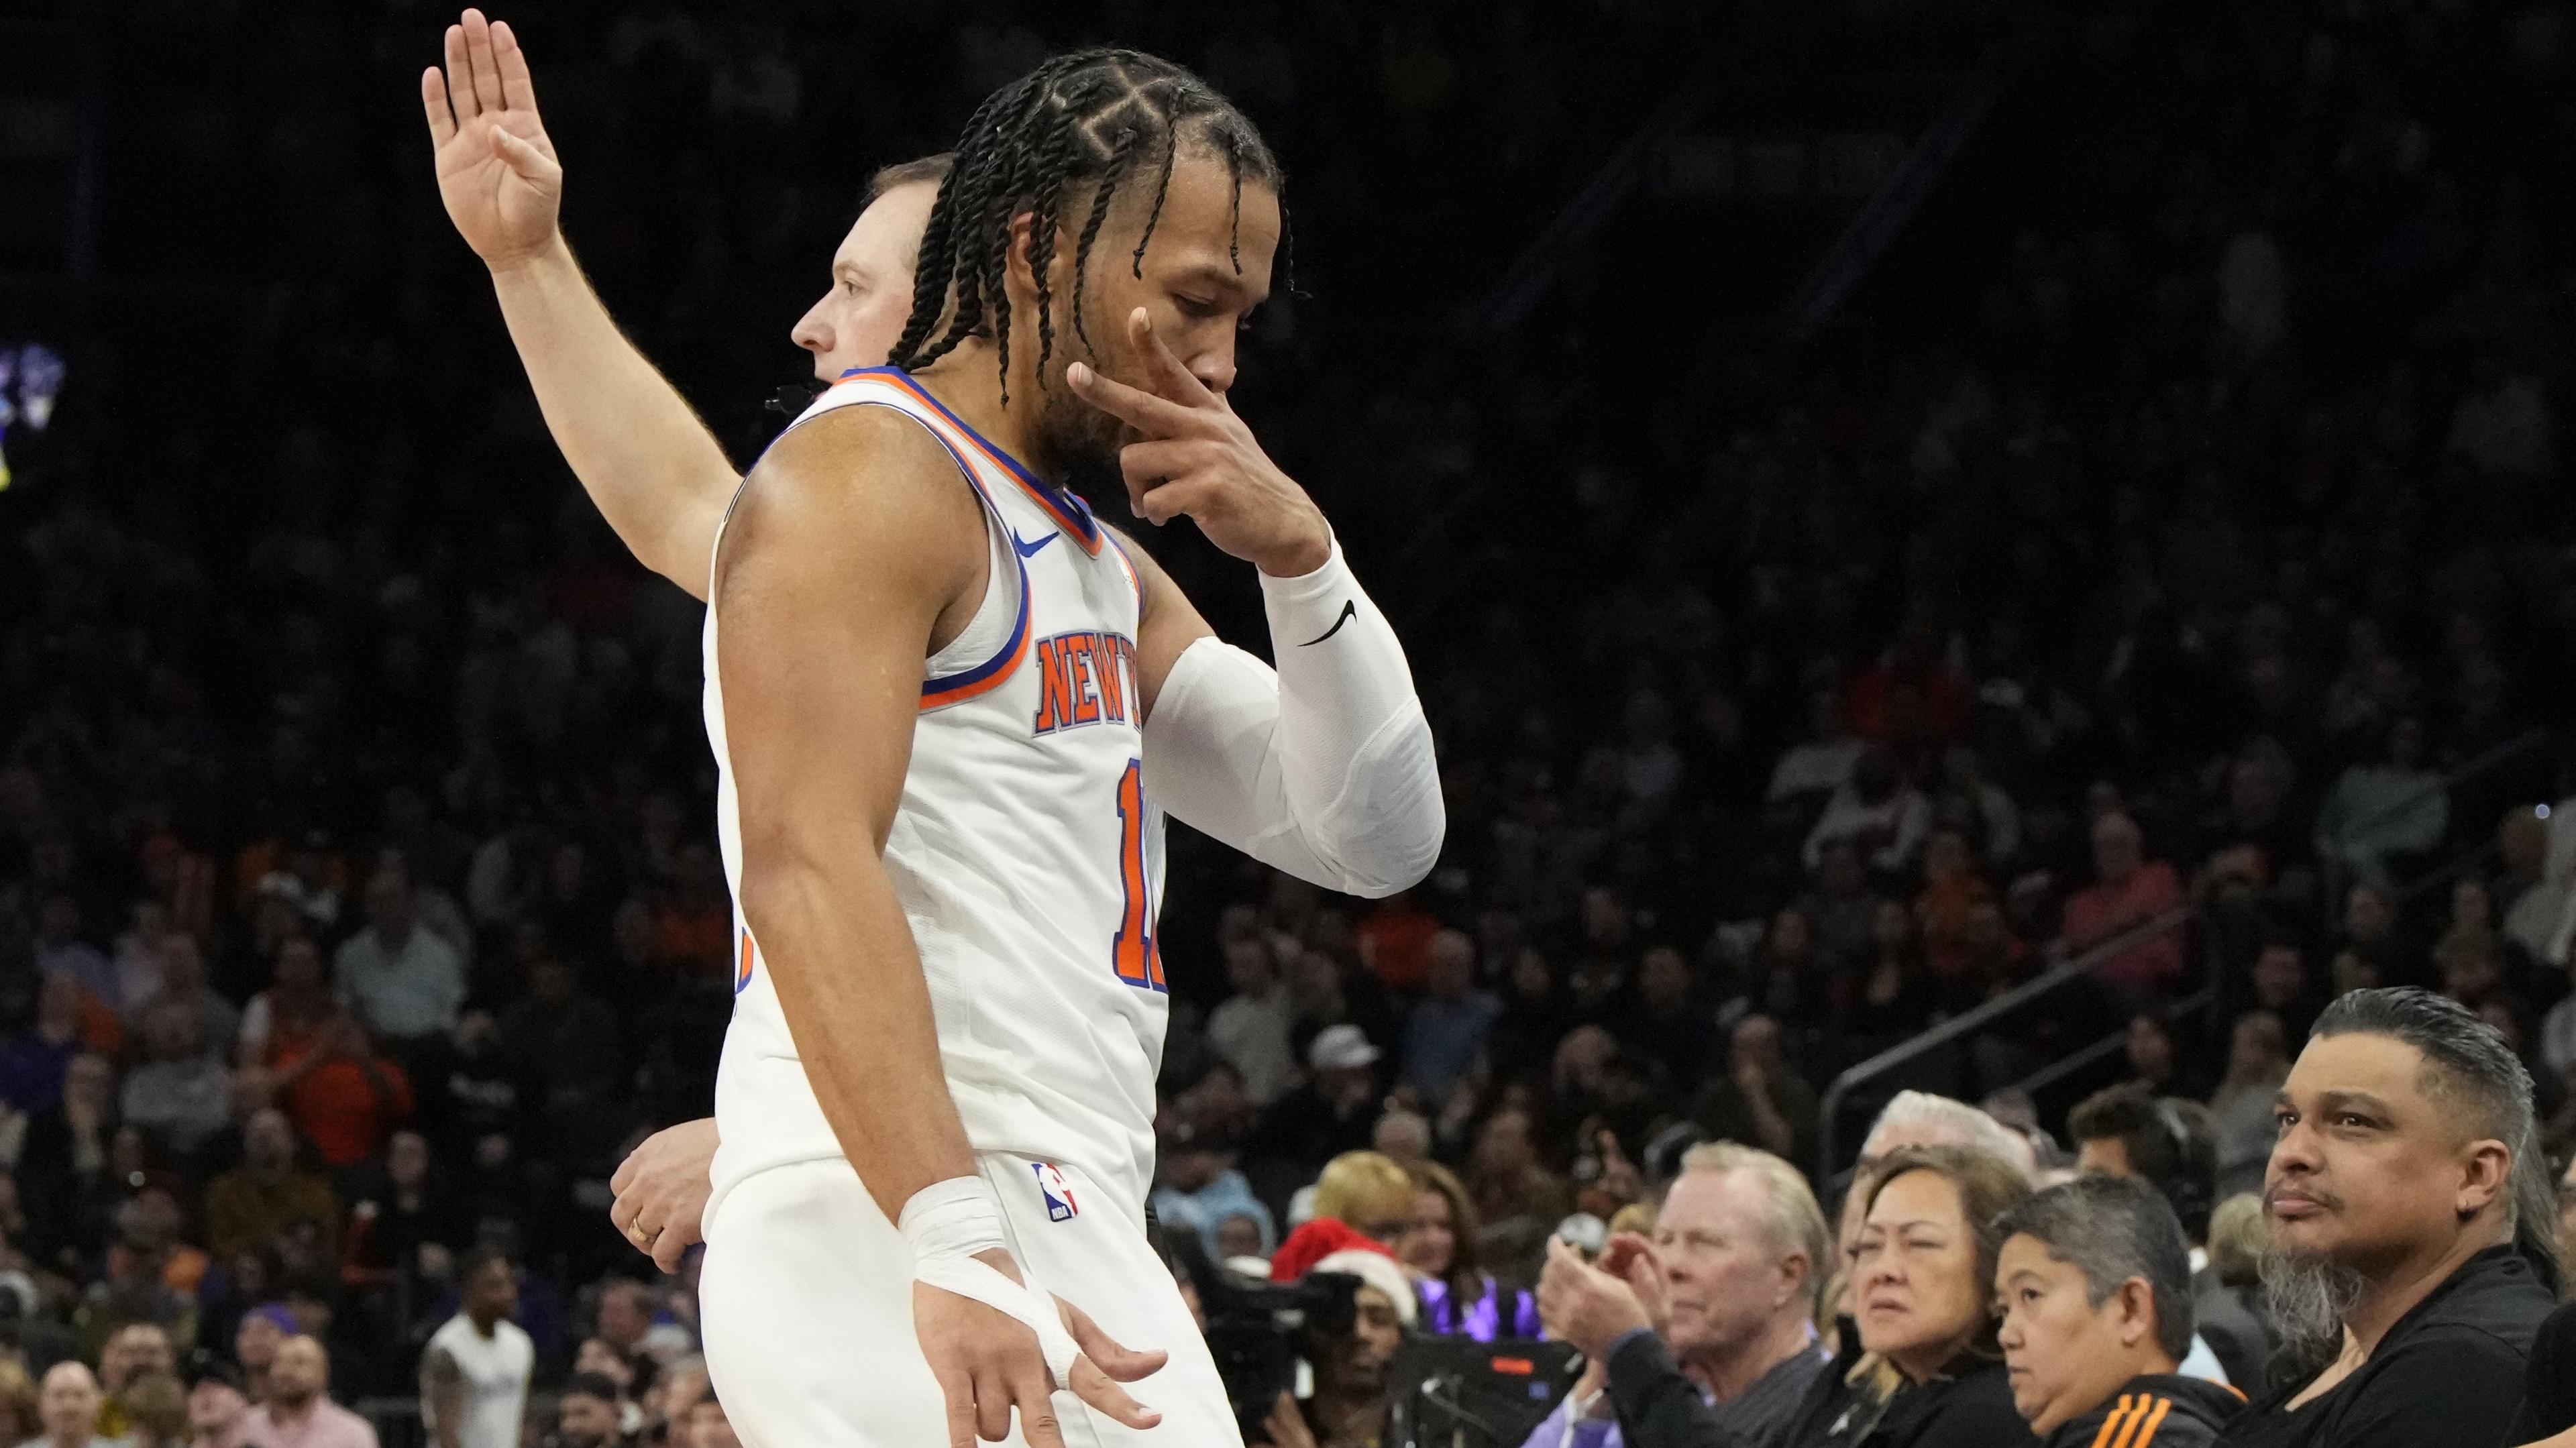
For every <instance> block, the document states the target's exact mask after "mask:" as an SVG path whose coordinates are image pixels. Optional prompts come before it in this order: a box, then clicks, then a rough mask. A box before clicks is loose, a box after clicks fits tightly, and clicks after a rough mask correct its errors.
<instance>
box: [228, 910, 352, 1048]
mask: <svg viewBox="0 0 2576 1448" xmlns="http://www.w3.org/2000/svg"><path fill="white" fill-rule="evenodd" d="M339 1012H340V1005H339V1002H338V1001H337V1000H335V999H334V998H333V997H332V994H331V990H330V986H329V984H328V983H327V982H325V981H324V979H323V973H322V951H321V948H320V947H318V946H316V945H315V944H314V943H313V937H311V936H309V935H306V934H304V933H303V932H302V931H300V930H299V931H297V932H296V933H294V934H291V935H288V936H286V937H285V938H284V939H282V940H280V941H279V942H278V944H277V948H276V951H275V955H274V965H273V966H272V974H271V977H270V982H269V987H268V989H266V990H264V991H261V992H260V993H259V994H257V995H255V996H252V997H251V998H250V1004H249V1005H247V1006H245V1007H243V1008H242V1017H241V1037H240V1044H239V1047H238V1055H237V1057H236V1061H235V1064H237V1065H239V1066H240V1067H242V1068H243V1069H244V1070H248V1069H249V1068H251V1067H253V1066H258V1067H264V1068H266V1069H268V1070H271V1071H282V1070H284V1069H286V1068H287V1066H288V1065H290V1064H292V1063H293V1062H294V1061H295V1060H297V1059H298V1058H300V1057H301V1056H303V1055H304V1054H305V1053H307V1052H309V1051H310V1050H311V1049H312V1048H313V1045H314V1043H315V1042H316V1041H318V1040H319V1039H320V1038H321V1035H322V1031H323V1028H324V1027H325V1026H328V1025H329V1024H330V1023H331V1021H332V1019H333V1018H334V1017H335V1016H337V1015H338V1014H339Z"/></svg>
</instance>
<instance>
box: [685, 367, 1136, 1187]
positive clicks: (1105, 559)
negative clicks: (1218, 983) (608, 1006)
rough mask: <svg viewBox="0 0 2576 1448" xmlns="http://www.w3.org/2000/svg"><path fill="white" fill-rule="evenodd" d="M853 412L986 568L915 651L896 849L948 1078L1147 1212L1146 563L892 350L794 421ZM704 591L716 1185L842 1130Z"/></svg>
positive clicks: (1034, 1151)
mask: <svg viewBox="0 0 2576 1448" xmlns="http://www.w3.org/2000/svg"><path fill="white" fill-rule="evenodd" d="M844 407H887V408H892V409H894V410H895V411H897V412H901V413H903V414H904V415H905V416H907V417H910V418H912V419H913V420H914V421H915V422H917V423H919V424H920V425H921V426H922V427H923V428H924V429H926V430H927V431H928V432H929V433H930V435H931V436H932V437H933V438H935V439H936V440H937V441H938V442H939V444H940V445H941V446H942V447H943V448H945V449H946V450H947V452H948V454H949V456H950V457H951V458H952V459H954V460H955V462H956V464H957V467H958V469H959V470H960V471H961V472H962V473H964V475H965V480H966V483H967V484H968V485H970V486H972V487H973V488H974V490H975V493H976V495H977V497H978V498H979V499H980V500H981V502H982V505H983V508H984V514H985V519H986V522H987V525H988V528H987V532H988V546H989V549H990V553H991V558H992V563H991V577H990V582H989V583H987V585H986V586H985V590H984V598H983V601H982V603H981V605H980V606H979V607H978V609H977V610H976V613H975V615H974V617H973V619H972V620H971V621H970V622H969V623H968V624H967V626H966V628H965V629H964V631H962V632H961V633H960V634H959V635H958V636H957V637H956V638H955V639H954V640H952V641H951V642H950V643H949V644H948V645H947V646H946V647H944V648H941V649H939V650H938V651H937V652H935V653H934V654H932V655H931V656H930V658H929V660H928V661H927V665H926V669H925V677H924V679H923V681H922V685H921V708H920V712H919V714H918V715H917V716H916V717H915V719H914V723H913V735H912V761H911V766H910V768H909V770H908V771H907V772H906V774H905V776H904V783H903V800H902V804H901V807H900V808H899V809H898V810H897V812H896V814H895V818H894V822H893V826H892V829H891V831H890V833H889V834H888V837H887V840H886V847H885V857H884V858H885V869H886V874H887V876H888V877H889V878H890V879H891V880H892V882H893V885H894V890H895V894H896V896H897V897H898V898H899V899H900V900H901V901H902V904H903V911H904V915H905V917H906V919H908V920H909V921H910V922H911V926H912V938H913V943H914V945H915V946H917V947H918V949H919V951H920V954H921V968H922V973H923V975H924V976H925V977H926V979H927V980H928V982H929V987H930V1004H931V1013H932V1016H933V1018H934V1021H935V1023H936V1025H937V1029H938V1034H939V1054H940V1061H941V1064H942V1066H943V1067H944V1068H945V1070H946V1073H947V1078H948V1090H949V1094H950V1095H951V1096H952V1097H953V1098H954V1099H955V1101H956V1103H957V1112H958V1115H959V1116H960V1117H961V1118H962V1119H963V1121H964V1123H965V1128H966V1137H967V1140H968V1141H969V1142H970V1143H971V1144H972V1145H973V1146H974V1147H975V1149H976V1150H978V1151H997V1152H1011V1153H1016V1154H1018V1155H1021V1156H1025V1157H1030V1158H1034V1159H1037V1160H1040V1161H1062V1162H1070V1163H1078V1164H1079V1165H1080V1166H1082V1167H1083V1168H1084V1169H1086V1170H1087V1171H1088V1172H1090V1173H1091V1174H1092V1175H1093V1176H1094V1178H1095V1179H1097V1180H1099V1181H1102V1182H1104V1183H1106V1184H1110V1185H1113V1186H1116V1187H1118V1188H1120V1189H1122V1190H1124V1191H1125V1192H1126V1193H1127V1194H1128V1195H1129V1196H1130V1197H1131V1202H1130V1205H1129V1209H1130V1210H1131V1211H1135V1212H1138V1213H1141V1211H1142V1207H1143V1203H1144V1196H1145V1192H1146V1190H1147V1184H1148V1182H1149V1181H1150V1180H1151V1178H1152V1175H1153V1121H1154V1075H1155V1071H1156V1069H1157V1068H1158V1066H1159V1064H1160V1062H1161V1059H1162V1051H1163V1030H1164V1025H1165V1017H1166V1006H1167V1003H1168V1002H1167V997H1166V995H1165V992H1164V985H1163V973H1162V961H1161V958H1160V955H1159V953H1158V952H1157V950H1156V949H1155V940H1154V922H1155V917H1156V912H1157V910H1158V909H1159V907H1160V904H1161V884H1162V865H1163V825H1162V815H1161V812H1160V811H1158V810H1157V809H1155V807H1154V805H1153V803H1152V801H1150V800H1148V799H1147V798H1146V797H1145V793H1144V768H1143V763H1142V761H1143V758H1144V751H1143V739H1144V734H1143V722H1144V720H1143V700H1142V699H1141V698H1139V697H1138V693H1137V666H1136V623H1137V616H1138V607H1139V602H1140V594H1139V588H1138V583H1137V576H1136V570H1135V567H1134V565H1133V563H1132V562H1130V561H1129V559H1128V558H1127V556H1126V554H1125V552H1124V550H1123V549H1122V548H1121V547H1120V545H1119V543H1118V541H1117V540H1116V539H1114V538H1112V537H1111V536H1109V534H1108V533H1107V532H1106V531H1105V530H1104V529H1102V528H1101V526H1100V525H1099V523H1098V522H1097V521H1096V520H1095V519H1094V518H1093V517H1092V516H1091V513H1090V511H1089V509H1087V508H1085V507H1084V506H1083V504H1082V502H1081V500H1080V499H1078V498H1076V497H1074V496H1073V495H1071V494H1070V493H1067V492H1065V491H1063V490H1061V489H1058V488H1054V487H1050V486H1049V485H1047V484H1046V483H1044V482H1042V481H1040V480H1039V479H1038V478H1036V477H1034V476H1032V475H1031V474H1030V473H1029V471H1028V470H1027V469H1026V468H1024V467H1022V466H1021V465H1020V464H1019V463H1018V462H1017V461H1016V460H1014V459H1013V458H1011V457H1010V456H1009V455H1007V454H1005V453H1004V452H1002V451H1001V450H1000V449H999V448H996V447H994V446H993V445H992V444H990V443H988V442H986V441H985V440H984V439H983V438H982V437H980V436H978V435H977V434H976V433H975V431H974V429H972V428H970V427H968V426H967V425H966V424H965V423H964V422H962V421H961V420H959V419H958V417H957V416H956V415H955V414H954V413H951V412H950V411H949V410H948V409H947V408H946V407H945V406H943V405H942V404H941V403H939V402H938V401H937V400H936V399H935V398H933V397H931V396H930V394H929V393H928V392H927V391H925V390H923V389H922V388H921V386H920V385H919V384H918V383H916V382H914V381H913V380H912V379H911V378H910V377H909V376H907V375H905V374H904V373H903V372H902V371H900V370H899V369H896V368H892V367H879V368H871V369H865V370H857V371H853V372H850V373H847V374H844V375H843V377H842V379H841V380H840V381H839V382H838V383H836V384H834V385H833V386H832V387H831V389H830V390H828V391H826V392H825V393H824V394H823V395H822V396H821V397H819V398H817V399H816V400H815V402H814V404H813V406H812V407H810V408H808V409H806V411H805V413H804V414H803V415H802V416H800V417H799V418H798V419H797V420H796V422H795V423H794V424H792V425H791V430H793V428H794V427H801V426H803V425H805V424H806V423H809V422H811V421H813V420H814V419H815V418H817V417H820V416H822V415H824V414H826V413H829V412H834V411H837V410H839V409H841V408H844ZM737 498H739V494H737ZM718 538H719V540H721V538H722V529H721V527H719V530H718ZM708 597H709V599H710V600H711V601H710V603H709V606H708V609H707V622H706V638H705V665H706V725H707V740H708V742H709V743H710V744H711V745H712V746H713V747H714V750H715V757H716V766H717V771H718V774H717V785H716V823H717V830H718V833H719V836H720V838H721V841H722V847H723V853H724V867H725V878H726V880H727V883H728V884H729V886H730V887H731V890H732V892H733V898H734V922H735V925H734V949H733V973H734V1011H733V1020H732V1023H731V1024H730V1025H729V1026H728V1028H727V1029H726V1032H725V1042H724V1055H723V1059H722V1062H721V1064H720V1065H719V1067H718V1070H717V1075H716V1122H717V1128H718V1133H719V1135H720V1136H721V1138H722V1142H723V1144H722V1147H721V1149H720V1150H719V1151H718V1153H717V1155H716V1161H715V1166H714V1171H713V1178H714V1188H715V1197H716V1199H717V1200H719V1201H720V1200H721V1199H722V1197H723V1196H724V1194H725V1192H726V1191H727V1190H729V1189H730V1187H731V1186H732V1185H733V1184H734V1183H736V1182H739V1181H741V1180H742V1179H743V1178H744V1177H745V1176H747V1175H749V1174H751V1173H753V1172H756V1171H760V1170H762V1169H764V1168H767V1167H771V1166H777V1165H782V1164H785V1163H788V1162H794V1161H807V1160H813V1159H816V1158H819V1157H830V1156H838V1155H840V1154H841V1148H840V1144H839V1142H838V1141H837V1140H835V1138H834V1137H833V1135H832V1130H831V1128H830V1126H828V1125H827V1124H826V1123H825V1121H824V1119H823V1112H822V1108H821V1106H820V1104H819V1103H818V1102H817V1101H816V1099H815V1095H814V1090H813V1087H812V1085H811V1084H810V1083H809V1082H808V1081H807V1079H806V1076H805V1069H804V1066H803V1064H802V1063H801V1062H800V1061H799V1060H798V1059H797V1055H796V1046H795V1043H794V1042H793V1041H792V1040H791V1039H790V1038H789V1036H788V1031H787V1021H786V1018H785V1016H784V1015H783V1014H782V1013H781V1011H780V1008H779V1003H778V993H777V991H776V990H775V988H774V987H773V986H772V984H771V981H770V978H769V970H768V963H767V961H766V960H765V959H764V958H763V957H762V953H761V949H760V943H759V941H758V940H757V938H756V937H755V936H754V935H753V934H752V932H751V930H750V928H749V926H748V924H747V923H746V922H745V921H744V919H743V916H742V822H741V816H740V804H739V797H738V796H737V794H736V792H735V785H734V775H733V763H732V759H731V757H730V755H729V754H728V753H727V750H726V743H725V716H724V689H723V675H722V672H721V671H720V670H719V668H718V666H717V648H718V637H717V635H718V623H717V610H716V606H715V604H714V603H713V602H712V600H713V599H714V597H715V591H714V589H713V588H712V587H710V589H709V592H708ZM818 666H821V665H820V664H818ZM806 968H808V969H820V970H829V969H832V968H833V963H832V962H830V961H814V962H810V963H808V965H807V967H806ZM714 1210H715V1208H714V1204H713V1203H712V1202H711V1203H710V1205H709V1207H708V1216H709V1218H710V1219H712V1217H713V1215H714Z"/></svg>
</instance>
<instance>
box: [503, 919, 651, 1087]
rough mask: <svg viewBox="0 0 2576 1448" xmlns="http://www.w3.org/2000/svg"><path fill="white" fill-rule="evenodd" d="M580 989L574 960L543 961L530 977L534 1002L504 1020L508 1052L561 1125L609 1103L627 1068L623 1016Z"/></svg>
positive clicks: (522, 1004)
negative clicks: (620, 1020) (621, 1029)
mask: <svg viewBox="0 0 2576 1448" xmlns="http://www.w3.org/2000/svg"><path fill="white" fill-rule="evenodd" d="M580 987H581V978H580V976H579V975H578V974H577V973H576V972H575V971H574V970H573V967H572V964H571V963H570V962H569V961H565V960H560V959H551V958H550V959H546V960H541V961H539V962H537V964H536V967H535V969H533V970H531V971H530V972H529V974H528V998H527V999H526V1000H523V1001H521V1002H519V1004H517V1005H515V1006H513V1007H511V1008H510V1009H509V1010H508V1011H507V1012H506V1013H504V1014H503V1015H502V1017H501V1044H502V1048H503V1049H504V1050H505V1051H507V1052H508V1053H509V1054H510V1056H511V1057H512V1058H513V1059H514V1060H515V1061H516V1063H517V1065H518V1070H519V1074H520V1076H521V1078H522V1079H524V1080H526V1081H527V1082H529V1083H530V1084H531V1085H532V1086H533V1087H534V1088H535V1089H536V1093H537V1103H538V1105H539V1106H541V1107H542V1108H543V1109H544V1110H545V1111H546V1113H547V1114H548V1116H549V1117H550V1118H552V1119H553V1120H554V1121H555V1122H556V1123H557V1124H558V1125H559V1126H560V1125H561V1124H563V1122H564V1121H565V1120H566V1119H567V1118H568V1117H570V1116H571V1115H572V1114H573V1113H578V1112H583V1111H588V1110H591V1109H594V1108H596V1107H598V1106H600V1105H602V1104H603V1103H605V1102H606V1101H607V1099H608V1098H609V1097H610V1096H611V1095H612V1094H613V1093H614V1092H615V1091H616V1089H617V1084H618V1081H619V1078H620V1077H621V1076H622V1075H623V1073H624V1070H625V1064H626V1056H625V1046H624V1042H623V1041H622V1039H621V1038H620V1035H619V1030H618V1025H617V1012H616V1011H615V1010H613V1009H611V1008H610V1007H609V1005H608V1003H607V1002H606V1001H603V1000H601V999H600V998H599V997H597V996H594V995H588V994H585V993H584V992H583V991H582V990H581V988H580Z"/></svg>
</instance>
